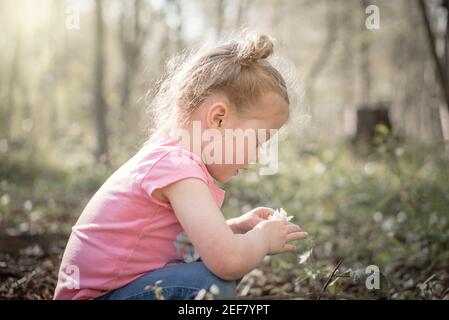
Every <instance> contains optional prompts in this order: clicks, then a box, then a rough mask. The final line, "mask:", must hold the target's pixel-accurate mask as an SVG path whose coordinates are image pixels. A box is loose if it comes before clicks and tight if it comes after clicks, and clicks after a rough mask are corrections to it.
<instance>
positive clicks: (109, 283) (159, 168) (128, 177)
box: [54, 138, 225, 299]
mask: <svg viewBox="0 0 449 320" xmlns="http://www.w3.org/2000/svg"><path fill="white" fill-rule="evenodd" d="M186 178H197V179H200V180H201V181H203V182H204V183H206V184H207V185H208V187H209V190H210V192H211V194H212V196H213V197H214V199H215V200H216V203H217V206H218V207H219V208H220V207H221V205H222V203H223V199H224V193H225V192H224V190H222V189H220V188H219V187H218V186H217V185H215V184H214V183H213V181H212V178H211V177H210V175H209V173H208V171H207V168H206V166H205V165H204V163H203V162H202V161H201V159H200V158H199V157H198V156H197V155H195V154H194V153H191V152H189V151H187V150H185V149H182V148H181V147H179V146H177V145H176V143H175V142H174V141H170V140H163V139H160V138H156V139H153V140H152V141H151V142H150V143H148V144H147V145H145V146H144V147H143V148H142V149H141V150H140V151H139V152H138V153H137V154H136V155H135V156H134V157H133V158H131V159H130V160H129V161H128V162H126V163H125V164H124V165H123V166H122V167H120V168H119V169H118V170H117V171H116V172H115V173H114V174H113V175H112V176H111V177H110V178H109V179H108V180H107V181H106V182H105V183H104V184H103V186H102V187H101V188H100V189H99V190H98V191H97V193H96V194H95V195H94V196H93V197H92V199H91V200H90V201H89V203H88V204H87V206H86V208H85V209H84V211H83V212H82V214H81V216H80V218H79V219H78V221H77V223H76V224H75V226H74V227H73V228H72V233H71V235H70V238H69V241H68V243H67V247H66V249H65V252H64V256H63V259H62V262H61V267H60V271H59V278H58V283H57V286H56V290H55V295H54V299H91V298H95V297H98V296H101V295H103V294H105V293H107V292H109V291H111V290H114V289H116V288H120V287H122V286H124V285H126V284H128V283H130V282H132V281H133V280H135V279H137V278H138V277H139V276H141V275H143V274H144V273H146V272H149V271H151V270H155V269H159V268H162V267H164V266H167V265H171V264H176V263H180V262H192V261H195V260H197V259H198V258H199V257H198V254H197V252H196V251H195V249H194V248H193V246H192V245H191V243H190V242H189V240H188V238H187V235H186V234H185V232H184V231H183V229H182V227H181V225H180V223H179V221H178V219H177V218H176V215H175V213H174V211H173V209H172V208H171V206H170V204H169V203H163V202H161V201H158V200H157V199H156V198H154V197H153V196H152V192H153V191H154V190H155V189H156V188H162V187H164V186H167V185H169V184H171V183H173V182H176V181H179V180H182V179H186ZM186 205H188V203H186Z"/></svg>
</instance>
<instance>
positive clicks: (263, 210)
mask: <svg viewBox="0 0 449 320" xmlns="http://www.w3.org/2000/svg"><path fill="white" fill-rule="evenodd" d="M274 211H275V210H274V209H272V208H268V207H259V208H257V214H258V215H259V217H261V218H262V219H268V217H269V216H271V215H272V214H273V212H274Z"/></svg>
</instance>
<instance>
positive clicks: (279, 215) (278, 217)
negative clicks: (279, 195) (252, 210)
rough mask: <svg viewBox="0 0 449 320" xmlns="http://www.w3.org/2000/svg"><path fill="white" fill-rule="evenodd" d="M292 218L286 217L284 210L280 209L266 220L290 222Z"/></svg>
mask: <svg viewBox="0 0 449 320" xmlns="http://www.w3.org/2000/svg"><path fill="white" fill-rule="evenodd" d="M292 218H293V216H287V212H285V210H284V209H282V208H280V209H277V210H276V211H275V212H273V213H272V214H271V216H269V217H268V220H272V219H276V220H284V221H290V220H291V219H292Z"/></svg>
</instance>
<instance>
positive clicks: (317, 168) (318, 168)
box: [313, 162, 326, 176]
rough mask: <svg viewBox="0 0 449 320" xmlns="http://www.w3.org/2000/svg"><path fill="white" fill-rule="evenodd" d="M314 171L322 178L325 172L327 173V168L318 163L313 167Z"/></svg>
mask: <svg viewBox="0 0 449 320" xmlns="http://www.w3.org/2000/svg"><path fill="white" fill-rule="evenodd" d="M313 170H314V171H315V174H316V175H318V176H320V175H322V174H323V173H324V172H326V166H325V165H324V164H323V163H321V162H318V163H317V164H316V165H315V166H314V167H313Z"/></svg>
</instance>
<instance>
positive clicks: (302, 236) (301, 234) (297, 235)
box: [287, 232, 309, 242]
mask: <svg viewBox="0 0 449 320" xmlns="http://www.w3.org/2000/svg"><path fill="white" fill-rule="evenodd" d="M308 236H309V234H308V233H307V232H292V233H289V234H288V235H287V242H290V241H294V240H302V239H306V238H307V237H308Z"/></svg>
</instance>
